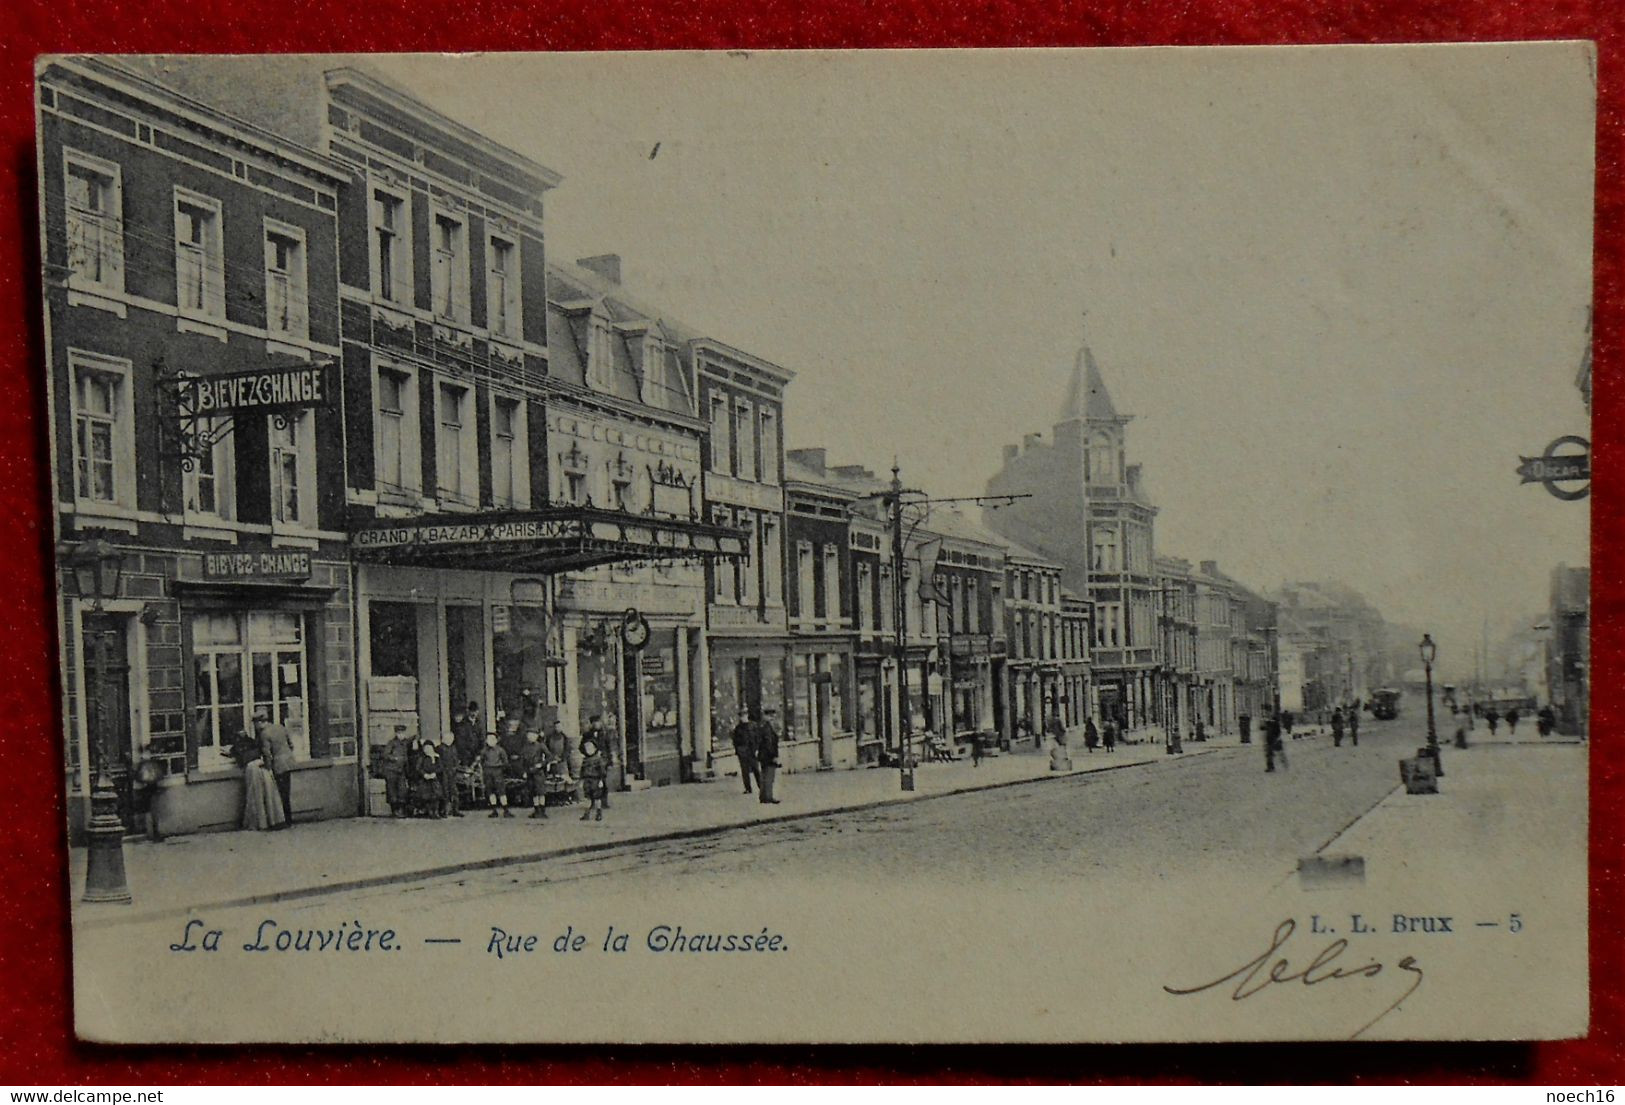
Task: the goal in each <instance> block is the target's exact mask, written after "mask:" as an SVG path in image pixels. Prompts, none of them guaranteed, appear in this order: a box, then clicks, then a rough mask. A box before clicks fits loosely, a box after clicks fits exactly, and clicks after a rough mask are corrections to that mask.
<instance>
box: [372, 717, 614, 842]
mask: <svg viewBox="0 0 1625 1105" xmlns="http://www.w3.org/2000/svg"><path fill="white" fill-rule="evenodd" d="M516 737H517V734H510V740H509V741H508V742H507V746H505V744H504V742H503V741H502V740H500V739H499V738H498V736H497V734H495V733H490V734H488V735H487V736H486V738H485V744H484V746H483V747H482V748H480V749H479V751H478V752H476V753H474V754H472V755H468V754H467V753H466V752H465V751H464V750H463V749H462V748H460V747H459V741H458V739H457V736H456V735H455V734H453V733H449V732H448V733H447V734H445V736H444V737H443V738H442V739H441V741H440V742H439V743H436V742H435V741H434V740H433V739H432V738H429V737H421V738H418V739H416V740H411V739H409V738H408V737H407V736H406V726H404V725H398V726H396V727H395V737H394V739H393V740H391V741H390V742H389V743H388V744H387V745H385V746H384V748H383V749H382V751H381V752H380V755H379V757H378V774H379V775H380V776H382V778H383V780H384V796H385V799H386V801H388V803H389V808H390V810H391V811H392V813H393V814H394V815H395V816H396V817H427V818H435V819H438V818H443V817H462V816H463V810H462V795H461V792H460V790H459V778H460V777H461V776H464V775H473V774H474V773H475V772H478V775H479V779H480V782H481V783H482V785H483V790H484V792H485V799H486V804H487V805H488V806H489V807H490V810H491V813H490V816H491V817H512V816H513V811H512V810H511V809H510V808H509V804H510V801H512V802H513V803H514V804H523V803H527V802H528V803H529V805H530V807H531V814H530V816H531V817H532V818H533V819H545V818H546V817H547V800H548V798H549V796H553V797H554V800H555V802H559V801H565V802H573V801H574V800H575V794H576V790H575V787H576V780H573V779H571V777H570V766H569V755H568V752H569V739H568V738H567V737H566V736H565V734H564V732H563V731H562V729H560V728H559V727H558V726H556V725H555V726H554V728H553V731H552V732H551V733H549V734H548V736H547V738H546V739H545V740H544V739H543V738H542V735H541V734H540V733H539V732H537V731H536V730H534V729H532V730H530V731H529V732H527V733H525V735H524V738H523V743H519V742H518V741H517V739H514V738H516ZM465 758H466V760H467V762H466V763H465V762H464V760H465ZM609 767H610V764H609V755H608V750H607V749H606V748H605V747H604V746H603V744H602V743H601V741H600V740H599V738H597V737H596V736H594V735H588V736H586V737H584V738H583V739H582V741H581V762H580V766H579V768H578V776H579V782H580V784H581V794H582V797H584V798H585V799H586V800H587V807H586V809H584V810H583V811H582V814H581V820H583V821H586V820H589V819H596V820H598V821H602V820H603V819H604V810H605V808H607V806H608V804H609V802H608V792H609Z"/></svg>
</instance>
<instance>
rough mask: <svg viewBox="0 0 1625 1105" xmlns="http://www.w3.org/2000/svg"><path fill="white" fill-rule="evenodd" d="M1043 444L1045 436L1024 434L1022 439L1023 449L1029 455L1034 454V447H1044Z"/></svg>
mask: <svg viewBox="0 0 1625 1105" xmlns="http://www.w3.org/2000/svg"><path fill="white" fill-rule="evenodd" d="M1043 443H1044V435H1043V434H1023V435H1022V438H1021V447H1022V448H1023V449H1025V450H1026V451H1027V452H1029V453H1030V452H1032V450H1033V446H1035V445H1042V444H1043Z"/></svg>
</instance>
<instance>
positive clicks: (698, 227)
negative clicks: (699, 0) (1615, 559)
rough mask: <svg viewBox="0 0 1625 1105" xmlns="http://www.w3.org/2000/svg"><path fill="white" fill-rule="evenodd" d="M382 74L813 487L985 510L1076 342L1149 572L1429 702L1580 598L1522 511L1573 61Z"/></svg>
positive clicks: (1580, 553) (1412, 52) (601, 65)
mask: <svg viewBox="0 0 1625 1105" xmlns="http://www.w3.org/2000/svg"><path fill="white" fill-rule="evenodd" d="M375 64H377V65H378V67H379V68H381V69H383V70H384V71H385V73H386V74H387V75H389V76H391V77H393V78H394V79H397V80H399V81H401V82H402V83H403V84H405V85H406V86H407V87H408V88H410V89H412V90H413V91H414V92H416V93H417V94H418V95H420V96H421V97H422V98H423V99H425V100H427V101H428V102H430V103H431V104H433V105H434V106H436V107H438V108H440V109H441V110H443V111H445V112H446V113H447V114H449V115H451V116H453V117H455V118H458V119H461V120H463V121H465V122H468V123H470V124H472V125H475V126H477V127H479V128H480V129H481V130H483V131H485V132H486V133H487V134H489V135H491V136H492V137H494V138H496V139H497V140H499V141H502V142H504V143H506V144H508V145H510V146H512V147H514V148H515V149H518V150H520V151H522V152H524V153H526V154H528V155H530V156H532V157H534V158H535V159H536V160H538V161H541V162H542V163H543V164H545V165H547V166H549V167H550V168H552V169H555V170H557V171H558V172H560V173H562V174H563V175H564V183H563V184H562V185H561V186H560V187H559V188H557V189H556V190H554V191H553V192H552V193H550V195H549V208H548V212H547V230H548V239H549V250H550V252H551V253H552V255H553V256H555V257H557V258H574V257H579V256H586V255H588V254H594V253H619V254H621V255H622V257H623V265H624V276H625V280H626V283H627V284H628V286H629V287H631V288H632V289H633V290H635V291H636V292H637V293H638V294H639V295H640V296H641V297H642V298H644V299H647V300H651V301H653V302H655V303H658V304H661V305H663V306H665V307H668V308H669V310H670V313H671V315H672V317H674V318H680V319H683V320H684V321H686V322H688V323H689V324H690V325H692V326H695V327H696V328H698V329H701V330H703V331H705V332H707V333H711V334H713V335H715V336H716V337H717V338H718V339H720V340H722V341H725V342H728V343H731V344H733V345H736V346H739V347H741V348H744V349H747V350H749V351H751V352H752V353H755V354H757V355H759V356H762V357H765V358H767V359H768V360H771V361H774V362H776V363H778V364H782V365H784V366H785V367H787V368H790V369H792V370H794V371H795V372H796V373H797V377H796V380H795V382H794V384H793V385H792V388H791V391H790V393H789V397H788V407H787V414H786V431H787V439H788V444H789V445H791V446H804V445H823V446H827V447H828V449H829V453H830V460H831V462H832V463H854V462H855V463H862V464H867V465H869V466H871V467H874V468H876V469H880V468H883V467H889V466H890V463H891V458H892V455H893V453H894V452H895V453H896V454H897V456H898V457H899V458H900V460H901V462H902V464H903V468H904V472H905V476H906V477H907V479H908V481H909V482H910V483H911V484H914V485H915V486H924V487H927V488H929V489H931V490H932V491H934V492H936V493H939V494H947V495H961V494H973V493H976V492H979V491H981V490H982V487H983V485H984V482H985V480H986V479H987V477H988V476H989V475H990V474H991V473H992V472H993V471H994V470H995V469H996V467H997V466H998V464H999V458H1000V446H1001V445H1003V444H1005V443H1006V442H1015V441H1018V440H1020V437H1021V435H1022V434H1024V433H1029V432H1035V431H1043V432H1044V433H1046V434H1048V432H1049V431H1050V427H1051V425H1052V423H1053V422H1054V420H1055V418H1056V413H1057V411H1058V408H1059V406H1060V403H1061V399H1062V396H1063V394H1064V390H1065V386H1066V380H1067V375H1068V373H1069V372H1070V370H1071V366H1072V362H1073V357H1074V355H1075V352H1076V350H1077V347H1078V343H1079V342H1080V341H1081V340H1083V338H1084V336H1085V334H1087V340H1088V341H1089V343H1090V345H1091V347H1092V348H1093V349H1094V352H1095V355H1096V357H1097V359H1098V360H1099V362H1100V365H1101V367H1102V370H1103V371H1104V373H1105V376H1106V380H1107V384H1108V387H1109V388H1110V390H1111V392H1112V395H1113V398H1114V399H1115V401H1116V403H1117V406H1118V409H1119V410H1120V411H1123V412H1126V413H1131V414H1133V415H1135V416H1136V419H1135V421H1134V422H1133V423H1132V424H1131V426H1130V428H1129V435H1130V436H1129V453H1130V459H1131V461H1139V462H1141V463H1142V464H1143V465H1144V470H1145V480H1146V484H1147V487H1148V488H1149V491H1150V493H1151V495H1152V496H1153V498H1154V499H1155V501H1156V502H1157V504H1158V505H1159V506H1160V507H1161V513H1160V515H1159V516H1158V519H1157V529H1156V547H1157V551H1158V552H1159V553H1170V554H1173V555H1178V556H1184V557H1187V558H1189V559H1191V560H1202V559H1216V560H1218V561H1219V563H1220V566H1221V567H1222V568H1223V569H1224V570H1226V571H1228V572H1229V573H1230V574H1232V575H1234V576H1236V577H1237V578H1239V579H1241V580H1243V581H1245V582H1247V583H1250V584H1253V585H1255V586H1258V587H1265V588H1267V587H1273V586H1275V585H1277V584H1279V583H1280V582H1281V581H1283V580H1285V579H1317V578H1331V579H1339V580H1342V581H1344V582H1346V583H1348V584H1350V585H1351V586H1354V587H1356V588H1358V589H1359V590H1361V591H1363V592H1364V593H1365V594H1366V595H1367V596H1368V597H1369V598H1370V599H1371V600H1372V601H1373V602H1375V603H1376V604H1377V605H1378V606H1379V608H1381V609H1382V610H1383V612H1384V613H1385V614H1386V615H1387V616H1388V617H1389V618H1390V620H1394V621H1403V622H1407V623H1412V624H1415V625H1417V626H1420V627H1423V628H1430V629H1431V630H1432V631H1433V632H1434V635H1435V637H1436V638H1438V640H1439V641H1440V663H1441V666H1442V667H1443V668H1444V669H1445V670H1446V671H1453V670H1455V669H1456V668H1457V665H1458V664H1460V665H1464V666H1470V664H1471V651H1472V644H1473V642H1474V641H1475V640H1476V639H1477V636H1478V633H1479V628H1480V625H1481V621H1482V619H1484V618H1485V617H1488V618H1489V621H1490V626H1491V632H1492V635H1499V634H1500V633H1501V632H1503V631H1505V630H1508V629H1512V628H1515V627H1517V626H1519V625H1527V624H1528V623H1529V621H1530V616H1531V615H1533V614H1536V613H1537V612H1539V611H1540V610H1542V609H1543V608H1544V606H1545V604H1546V591H1547V579H1548V575H1549V573H1550V570H1551V568H1552V566H1553V565H1555V564H1556V563H1558V562H1559V561H1566V562H1568V563H1571V564H1576V563H1584V562H1586V560H1587V515H1588V504H1585V503H1578V504H1576V503H1563V502H1560V501H1558V500H1557V499H1555V498H1553V497H1551V496H1549V495H1547V494H1546V493H1545V492H1544V491H1543V490H1541V489H1540V488H1538V487H1535V486H1529V487H1523V486H1520V485H1519V483H1518V480H1517V476H1516V474H1515V472H1514V469H1515V467H1516V465H1517V463H1518V458H1519V456H1520V455H1521V454H1538V453H1539V452H1540V451H1541V450H1542V449H1543V448H1544V447H1545V445H1546V444H1547V443H1548V442H1549V441H1551V440H1552V439H1553V438H1555V437H1557V436H1559V435H1561V434H1567V433H1578V434H1583V435H1585V436H1589V432H1588V429H1587V422H1586V415H1585V411H1584V408H1583V406H1582V404H1581V400H1580V396H1579V393H1578V392H1577V391H1576V389H1575V387H1574V383H1573V381H1574V377H1575V373H1576V371H1577V369H1578V366H1579V363H1580V359H1581V354H1582V352H1583V350H1584V347H1585V340H1586V337H1585V324H1586V317H1587V306H1588V304H1589V303H1590V296H1591V292H1590V272H1591V215H1590V212H1591V205H1592V187H1591V184H1592V135H1593V107H1592V103H1593V94H1594V87H1593V78H1592V65H1591V59H1590V55H1589V52H1588V51H1587V50H1586V49H1585V48H1583V47H1580V46H1578V45H1559V46H1549V45H1521V46H1487V47H1470V46H1469V47H1442V48H1428V47H1421V48H1416V47H1401V48H1385V47H1374V48H1343V49H1329V50H1327V49H1321V50H1316V49H1305V50H1292V51H1271V50H1263V49H1236V50H1227V51H1214V50H1184V51H1180V50H1132V51H1129V50H1125V51H1092V52H1064V51H1032V52H1026V53H1021V54H999V53H993V52H986V53H963V54H947V53H938V52H915V53H910V54H898V53H873V54H849V55H839V54H753V55H751V56H748V57H746V56H725V55H672V54H643V55H551V56H530V57H520V56H514V55H508V56H500V57H498V56H485V57H468V58H434V57H421V58H411V59H406V58H393V59H379V60H378V61H377V62H375ZM657 144H658V149H657V148H656V147H657ZM1085 310H1086V311H1087V317H1086V318H1085V316H1084V312H1085Z"/></svg>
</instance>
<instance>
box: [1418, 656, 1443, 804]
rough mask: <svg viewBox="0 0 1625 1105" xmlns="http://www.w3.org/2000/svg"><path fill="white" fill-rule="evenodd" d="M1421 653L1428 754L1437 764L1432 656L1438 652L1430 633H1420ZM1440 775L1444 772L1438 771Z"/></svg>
mask: <svg viewBox="0 0 1625 1105" xmlns="http://www.w3.org/2000/svg"><path fill="white" fill-rule="evenodd" d="M1418 649H1419V651H1420V652H1421V654H1422V672H1423V675H1424V677H1425V678H1426V680H1427V695H1428V754H1429V755H1431V756H1432V757H1433V766H1434V768H1435V769H1437V768H1438V767H1439V766H1440V765H1439V733H1438V731H1437V730H1436V729H1434V727H1433V657H1434V656H1436V655H1437V654H1438V651H1439V646H1438V645H1435V644H1434V643H1433V635H1432V634H1431V633H1424V634H1422V643H1421V645H1420V646H1418ZM1438 774H1440V775H1442V774H1444V772H1442V771H1439V772H1438Z"/></svg>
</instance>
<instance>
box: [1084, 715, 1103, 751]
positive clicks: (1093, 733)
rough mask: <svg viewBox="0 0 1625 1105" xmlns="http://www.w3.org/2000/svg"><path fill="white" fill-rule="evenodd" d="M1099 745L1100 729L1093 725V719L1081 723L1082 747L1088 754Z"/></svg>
mask: <svg viewBox="0 0 1625 1105" xmlns="http://www.w3.org/2000/svg"><path fill="white" fill-rule="evenodd" d="M1099 743H1100V729H1099V727H1098V726H1096V725H1095V719H1094V718H1089V719H1088V720H1087V721H1085V722H1084V723H1083V746H1084V747H1085V748H1087V749H1088V750H1089V751H1090V752H1093V751H1094V750H1095V745H1097V744H1099Z"/></svg>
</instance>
